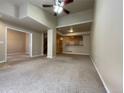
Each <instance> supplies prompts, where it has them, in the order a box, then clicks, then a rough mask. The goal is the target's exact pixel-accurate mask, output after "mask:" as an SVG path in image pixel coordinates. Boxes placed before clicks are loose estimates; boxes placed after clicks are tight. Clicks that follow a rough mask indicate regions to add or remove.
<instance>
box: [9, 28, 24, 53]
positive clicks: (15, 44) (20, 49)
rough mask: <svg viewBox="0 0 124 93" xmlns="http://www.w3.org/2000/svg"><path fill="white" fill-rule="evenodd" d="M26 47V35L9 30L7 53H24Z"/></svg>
mask: <svg viewBox="0 0 124 93" xmlns="http://www.w3.org/2000/svg"><path fill="white" fill-rule="evenodd" d="M25 46H26V33H23V32H19V31H14V30H11V29H8V30H7V53H24V52H25V50H26V49H25V48H26V47H25Z"/></svg>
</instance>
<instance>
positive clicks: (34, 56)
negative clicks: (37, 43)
mask: <svg viewBox="0 0 124 93" xmlns="http://www.w3.org/2000/svg"><path fill="white" fill-rule="evenodd" d="M41 56H44V55H43V54H40V55H33V56H32V58H33V57H41Z"/></svg>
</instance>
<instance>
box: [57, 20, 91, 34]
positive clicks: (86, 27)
mask: <svg viewBox="0 0 124 93" xmlns="http://www.w3.org/2000/svg"><path fill="white" fill-rule="evenodd" d="M91 26H92V22H88V23H83V24H77V25H72V26H66V27H60V28H57V31H58V32H60V33H61V34H68V33H77V32H78V33H79V32H87V31H90V30H91ZM71 28H72V29H73V32H70V29H71Z"/></svg>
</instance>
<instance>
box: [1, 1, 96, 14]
mask: <svg viewBox="0 0 124 93" xmlns="http://www.w3.org/2000/svg"><path fill="white" fill-rule="evenodd" d="M0 1H1V0H0ZM2 1H8V2H10V3H13V4H15V5H17V6H18V5H21V4H23V3H26V2H31V3H32V4H35V5H37V6H38V7H41V8H43V7H42V4H54V0H2ZM93 6H94V0H74V2H73V3H70V4H68V5H66V6H65V8H66V9H68V10H69V11H70V12H71V13H75V12H79V11H83V10H87V9H91V8H93ZM43 9H45V10H47V11H49V12H50V13H53V9H52V8H43Z"/></svg>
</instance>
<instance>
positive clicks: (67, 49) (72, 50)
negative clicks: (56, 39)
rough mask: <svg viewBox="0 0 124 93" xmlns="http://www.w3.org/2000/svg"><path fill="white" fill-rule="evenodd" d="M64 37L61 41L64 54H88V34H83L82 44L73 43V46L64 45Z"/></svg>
mask: <svg viewBox="0 0 124 93" xmlns="http://www.w3.org/2000/svg"><path fill="white" fill-rule="evenodd" d="M65 41H66V39H65V38H64V41H63V53H66V54H81V55H89V54H90V35H89V34H87V35H83V46H80V45H76V46H75V45H74V46H65Z"/></svg>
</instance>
